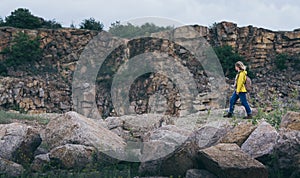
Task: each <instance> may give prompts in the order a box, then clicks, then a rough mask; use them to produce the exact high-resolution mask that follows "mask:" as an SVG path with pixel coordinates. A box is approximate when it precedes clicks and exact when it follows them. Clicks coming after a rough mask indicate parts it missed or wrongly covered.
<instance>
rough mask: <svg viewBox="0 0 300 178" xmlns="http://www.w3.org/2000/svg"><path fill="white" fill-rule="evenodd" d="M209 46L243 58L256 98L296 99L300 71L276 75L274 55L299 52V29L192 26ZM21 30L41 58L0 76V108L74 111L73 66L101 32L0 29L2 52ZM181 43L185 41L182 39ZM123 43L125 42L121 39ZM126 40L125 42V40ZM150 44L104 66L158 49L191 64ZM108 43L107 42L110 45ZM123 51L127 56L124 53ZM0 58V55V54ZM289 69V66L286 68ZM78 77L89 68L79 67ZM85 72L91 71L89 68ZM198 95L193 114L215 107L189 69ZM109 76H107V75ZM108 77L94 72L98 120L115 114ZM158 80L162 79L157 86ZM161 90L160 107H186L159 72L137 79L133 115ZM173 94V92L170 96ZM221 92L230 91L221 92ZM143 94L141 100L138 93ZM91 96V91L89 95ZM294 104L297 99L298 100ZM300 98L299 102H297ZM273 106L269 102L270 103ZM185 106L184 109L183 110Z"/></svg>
mask: <svg viewBox="0 0 300 178" xmlns="http://www.w3.org/2000/svg"><path fill="white" fill-rule="evenodd" d="M192 28H193V29H195V30H196V31H197V32H198V33H199V34H201V35H202V36H203V37H204V38H205V39H206V40H207V41H208V42H209V43H210V44H211V45H213V46H215V45H230V46H232V47H233V48H234V49H235V50H236V51H237V52H238V53H239V54H241V55H242V56H244V57H245V58H246V60H247V61H248V63H249V67H250V68H251V70H252V71H253V72H254V73H255V74H256V77H257V78H255V79H253V83H254V90H253V93H252V95H253V97H254V98H255V100H257V101H260V100H263V101H264V102H267V103H268V101H270V98H272V97H274V96H275V97H280V98H285V99H286V98H289V97H291V94H293V95H295V96H296V97H297V95H299V91H300V82H299V80H300V72H299V69H294V68H292V67H291V66H290V67H289V68H288V69H287V70H285V71H283V72H277V71H276V72H274V70H273V68H274V57H275V55H276V54H280V53H286V54H289V55H291V56H299V54H300V31H289V32H274V31H270V30H266V29H262V28H257V27H252V26H248V27H237V25H236V24H234V23H229V22H222V23H219V24H216V25H215V26H213V27H212V28H208V27H203V26H197V25H195V26H193V27H192ZM20 31H21V32H24V33H26V34H28V35H30V36H32V37H37V36H39V37H40V40H41V48H42V49H43V59H42V60H41V61H39V62H37V63H36V64H35V71H36V74H33V73H32V72H29V71H27V70H18V69H14V70H10V71H9V77H1V78H0V84H1V93H0V104H1V106H2V107H3V108H7V109H19V110H24V111H28V112H33V113H39V112H65V111H69V110H71V109H72V106H73V101H72V99H71V94H72V88H71V87H72V86H71V83H72V79H73V78H72V77H73V72H74V70H75V66H76V62H77V61H78V60H79V58H80V55H81V53H82V52H83V50H84V48H85V46H86V45H87V44H88V43H89V42H90V40H91V39H93V38H95V37H96V36H97V35H98V34H99V32H95V31H88V30H79V29H60V30H46V29H39V30H23V29H14V28H0V50H3V49H4V48H5V47H7V46H9V45H11V44H12V39H13V38H14V36H15V35H16V34H17V33H18V32H20ZM182 40H185V39H184V38H183V39H182ZM124 41H125V42H126V39H124ZM127 41H128V40H127ZM147 44H148V45H141V42H140V41H139V40H138V39H137V40H132V41H130V42H129V43H127V46H123V47H121V48H119V49H116V50H114V53H112V55H111V56H110V57H111V58H113V59H114V60H108V62H109V61H111V62H109V63H107V64H106V65H107V66H109V67H110V68H111V69H117V68H118V67H119V66H120V63H118V60H121V61H122V60H123V61H124V60H127V59H130V58H131V57H133V56H136V55H137V54H141V53H144V52H149V51H151V50H152V51H153V50H156V51H158V52H163V51H168V52H167V54H168V55H169V56H173V57H178V58H180V59H181V61H182V63H187V64H185V65H187V66H193V64H192V63H190V64H189V61H192V57H191V54H188V53H186V52H185V51H184V49H181V48H180V47H178V46H176V45H174V44H172V43H169V42H166V41H163V40H149V41H148V42H147ZM109 45H112V44H110V43H108V46H109ZM139 45H140V46H139ZM126 51H127V52H126ZM0 60H3V56H2V55H1V54H0ZM290 65H292V64H290ZM81 70H82V74H84V73H85V71H86V70H87V69H83V68H82V69H81ZM88 70H89V69H88ZM190 70H191V71H192V73H193V75H194V78H195V79H196V81H197V82H196V85H197V89H198V93H199V95H197V96H196V97H197V99H196V100H195V101H194V102H193V104H192V106H189V107H191V108H192V109H194V110H198V111H199V110H207V109H210V108H217V107H218V106H217V104H216V99H217V98H218V97H219V96H218V95H215V94H209V93H208V92H210V90H209V88H208V87H207V86H209V85H210V82H209V80H208V77H207V74H205V73H203V72H201V70H200V69H195V68H192V67H191V68H190ZM108 74H109V73H108ZM111 77H112V75H110V74H109V75H107V73H102V74H98V77H97V78H98V83H99V84H98V86H97V87H96V91H97V92H96V94H95V95H91V98H96V105H97V109H98V110H99V111H100V113H101V114H102V116H109V115H115V114H116V113H115V112H114V110H113V106H112V101H111V96H110V90H109V86H110V85H107V82H108V83H109V82H111V80H112V78H111ZM159 80H163V81H161V82H159ZM161 83H164V84H163V88H162V89H161V90H160V91H161V94H162V95H163V96H165V97H166V98H167V101H166V103H159V104H160V105H162V106H163V105H165V106H167V113H168V114H170V115H178V114H179V113H180V112H181V111H182V110H185V109H186V107H185V106H184V103H180V102H179V99H178V97H177V95H178V91H177V92H176V87H175V88H174V86H172V85H169V84H168V83H170V81H168V79H167V78H166V79H163V77H162V76H159V75H157V74H154V75H153V74H149V75H148V76H142V77H140V78H139V79H137V80H136V81H135V84H134V85H132V88H131V91H130V101H131V105H132V107H133V110H134V111H135V112H136V113H145V112H148V111H149V102H150V101H149V100H150V99H151V97H150V96H151V95H153V94H154V93H156V92H157V91H158V90H157V88H160V87H161V86H162V84H161ZM169 91H171V94H170V92H169ZM223 91H224V92H225V91H228V88H226V87H225V88H224V89H223ZM142 92H144V93H146V95H143V96H140V93H142ZM92 93H93V92H92ZM296 100H297V98H296ZM298 100H299V98H298ZM83 104H84V106H85V107H87V108H89V107H92V106H91V105H92V104H91V103H83ZM270 104H271V103H270ZM183 106H184V107H183Z"/></svg>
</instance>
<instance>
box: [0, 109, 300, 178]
mask: <svg viewBox="0 0 300 178" xmlns="http://www.w3.org/2000/svg"><path fill="white" fill-rule="evenodd" d="M299 115H300V113H299V112H288V113H287V114H286V115H285V116H284V118H283V120H282V123H281V127H280V129H279V130H275V129H274V128H273V127H272V126H270V125H269V124H268V123H266V122H264V121H263V122H260V123H259V124H258V125H257V126H254V125H252V124H251V123H249V122H247V121H241V122H239V124H237V125H233V123H231V122H229V121H228V120H224V119H223V118H222V119H221V118H219V119H218V118H217V117H215V116H214V118H213V119H209V117H208V116H207V113H206V114H203V113H202V112H200V113H197V114H194V115H193V116H186V117H184V119H185V120H192V119H193V118H196V121H197V123H199V122H202V123H203V124H200V125H197V126H195V125H194V126H195V127H194V128H193V129H187V127H186V128H184V127H181V126H180V124H179V123H181V121H178V120H181V119H183V118H178V117H177V118H176V117H174V118H170V117H168V118H166V116H162V115H160V116H159V115H158V114H144V115H135V116H134V115H128V116H122V117H108V118H107V119H105V120H94V119H90V118H87V117H84V116H82V115H80V114H78V113H76V112H67V113H65V114H64V115H60V116H58V117H57V118H55V119H52V120H51V121H50V122H49V123H48V125H47V126H46V127H45V128H41V127H34V126H29V125H26V124H21V123H12V124H2V125H0V138H1V142H0V143H1V147H0V173H1V174H3V175H10V176H19V175H22V174H23V173H24V171H25V170H27V171H37V172H45V171H51V170H58V169H60V170H77V171H80V170H85V171H86V170H101V169H102V168H104V167H105V166H109V165H116V164H119V163H121V162H123V161H127V162H131V161H133V162H140V167H139V175H141V176H168V177H169V176H186V177H197V176H198V177H199V176H203V175H205V176H208V177H263V178H266V177H268V175H269V176H270V175H271V176H272V175H274V172H275V171H276V170H277V169H279V170H280V171H282V172H283V173H284V175H285V176H291V175H292V174H293V176H297V175H298V173H297V171H298V172H299V169H300V164H299V158H300V156H299V153H300V150H299V149H300V142H299V138H300V130H299V128H297V127H291V126H292V125H290V124H289V123H298V122H299V118H300V117H299ZM195 116H197V117H195ZM204 116H205V117H204ZM192 124H194V123H192ZM296 125H297V124H296ZM190 128H191V127H190ZM277 171H278V170H277Z"/></svg>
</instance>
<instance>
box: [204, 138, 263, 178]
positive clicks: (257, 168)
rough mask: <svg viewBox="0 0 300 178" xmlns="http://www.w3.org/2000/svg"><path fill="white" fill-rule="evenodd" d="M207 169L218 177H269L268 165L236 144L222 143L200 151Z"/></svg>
mask: <svg viewBox="0 0 300 178" xmlns="http://www.w3.org/2000/svg"><path fill="white" fill-rule="evenodd" d="M199 160H200V162H201V163H202V164H203V165H204V167H205V169H206V170H208V171H209V172H213V173H214V174H215V175H217V176H218V177H230V178H240V177H243V178H253V177H255V178H267V177H268V171H267V169H266V167H265V166H264V165H263V164H262V163H260V162H258V161H257V160H255V159H253V158H251V157H250V156H249V155H248V154H246V153H244V152H243V151H242V150H241V149H240V147H239V146H238V145H236V144H226V143H220V144H218V145H216V146H212V147H209V148H206V149H203V150H200V151H199Z"/></svg>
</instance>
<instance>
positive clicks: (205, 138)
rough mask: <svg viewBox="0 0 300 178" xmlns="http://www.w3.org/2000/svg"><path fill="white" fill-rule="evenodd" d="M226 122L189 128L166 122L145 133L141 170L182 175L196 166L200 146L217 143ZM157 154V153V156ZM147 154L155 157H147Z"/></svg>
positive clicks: (226, 126) (204, 146)
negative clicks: (218, 124) (166, 124)
mask: <svg viewBox="0 0 300 178" xmlns="http://www.w3.org/2000/svg"><path fill="white" fill-rule="evenodd" d="M227 128H228V125H227V123H226V122H225V123H223V124H221V125H220V126H219V128H217V127H213V126H203V127H202V128H200V129H198V130H196V131H194V132H192V133H191V131H192V130H190V131H189V130H185V129H184V128H177V127H176V126H165V127H161V128H159V129H157V130H154V131H152V132H150V133H148V134H147V135H146V136H145V138H144V140H145V141H148V142H146V144H144V147H143V152H144V153H145V155H144V156H145V157H144V160H147V161H146V162H142V163H141V166H140V173H142V174H150V175H163V176H184V175H185V173H186V171H187V170H189V169H193V168H197V167H198V163H197V152H198V150H199V149H203V148H207V147H210V146H212V145H214V144H217V143H218V141H219V140H220V138H221V137H222V136H223V135H224V134H225V133H226V131H227ZM159 156H160V157H159ZM149 157H152V158H153V157H157V159H153V160H150V159H149Z"/></svg>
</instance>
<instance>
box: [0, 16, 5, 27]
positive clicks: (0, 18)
mask: <svg viewBox="0 0 300 178" xmlns="http://www.w3.org/2000/svg"><path fill="white" fill-rule="evenodd" d="M2 26H4V21H3V19H2V17H0V27H2Z"/></svg>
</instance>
